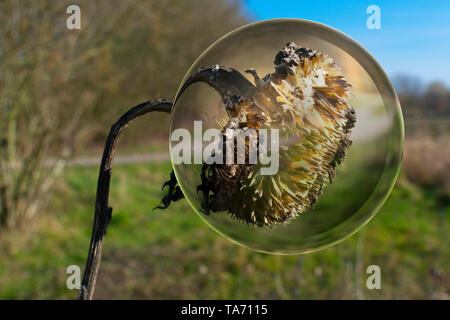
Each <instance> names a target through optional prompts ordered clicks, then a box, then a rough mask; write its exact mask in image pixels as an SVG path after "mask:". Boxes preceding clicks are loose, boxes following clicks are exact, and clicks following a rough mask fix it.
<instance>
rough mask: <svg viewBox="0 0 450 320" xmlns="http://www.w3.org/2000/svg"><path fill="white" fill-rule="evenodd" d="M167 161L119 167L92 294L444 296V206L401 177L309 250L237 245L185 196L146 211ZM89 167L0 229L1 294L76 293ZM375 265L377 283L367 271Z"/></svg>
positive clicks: (70, 173) (447, 279)
mask: <svg viewBox="0 0 450 320" xmlns="http://www.w3.org/2000/svg"><path fill="white" fill-rule="evenodd" d="M170 168H171V167H170V163H168V162H161V163H152V164H144V163H143V164H130V165H116V166H115V168H114V172H113V180H112V194H111V199H112V200H111V204H110V205H111V206H112V207H113V208H114V209H113V219H112V222H111V224H110V227H109V229H108V232H107V236H106V241H105V247H104V253H103V260H102V266H101V268H100V274H99V280H98V282H97V290H96V296H95V297H96V298H98V299H110V298H115V299H127V298H135V299H163V298H169V299H170V298H173V299H189V298H191V299H271V298H273V299H323V298H333V299H353V298H358V299H364V298H365V299H384V298H394V299H396V298H397V299H405V298H414V299H418V298H423V299H430V298H431V299H448V298H449V292H450V275H449V273H448V264H449V261H450V251H449V250H448V244H449V239H448V234H449V227H448V226H449V225H450V224H449V222H450V206H448V205H445V204H442V203H440V202H436V200H435V199H436V197H435V196H434V194H433V191H426V190H424V189H420V188H418V187H415V186H414V185H412V184H411V183H409V182H408V181H407V180H406V179H405V177H404V175H403V174H402V175H401V176H400V178H399V180H398V182H397V184H396V187H395V188H394V190H393V192H392V194H391V195H390V197H389V199H388V200H387V202H386V203H385V205H384V207H383V208H382V209H381V211H380V212H379V213H378V214H377V215H376V216H375V218H374V219H373V220H372V221H371V222H370V223H369V224H368V225H367V226H366V227H365V228H364V229H362V230H361V231H359V232H358V233H357V234H355V235H353V236H352V237H351V238H349V239H347V240H346V241H344V242H343V243H341V244H339V245H337V246H334V247H331V248H328V249H325V250H323V251H320V252H318V253H314V254H310V255H306V256H276V255H267V254H263V253H257V252H253V251H250V250H248V249H245V248H243V247H240V246H237V245H235V244H233V243H232V242H230V241H229V240H227V239H225V238H223V237H221V236H220V235H218V234H217V233H216V232H215V231H213V230H212V229H210V228H209V227H208V226H207V225H206V224H205V223H204V222H202V220H201V219H200V217H198V216H197V215H196V214H195V213H194V211H193V210H192V209H191V208H190V207H189V205H188V203H187V201H180V202H178V203H174V204H173V205H172V206H171V208H170V209H169V210H166V211H161V210H155V211H152V208H153V207H154V206H156V205H157V204H159V199H160V198H161V196H162V195H163V193H162V191H161V190H160V186H161V183H162V182H163V181H165V180H166V178H167V177H168V173H169V172H170ZM97 171H98V168H97V167H94V166H93V167H76V166H75V167H70V168H67V169H66V170H65V172H64V177H63V181H62V182H61V183H59V185H58V186H57V188H56V191H55V192H54V193H53V196H52V199H51V201H50V203H49V205H48V206H47V208H46V210H44V211H43V212H42V214H41V215H40V216H39V218H38V219H37V220H36V221H35V223H34V224H33V225H32V226H31V227H30V228H25V229H24V230H16V231H12V232H9V233H4V234H2V235H0V299H23V298H26V299H47V298H51V299H74V298H76V296H77V292H76V290H69V289H67V287H66V279H67V276H68V275H67V274H66V273H65V270H66V268H67V266H69V265H79V266H80V267H81V268H82V270H83V269H84V264H85V259H86V255H87V249H88V246H89V240H90V233H91V227H92V220H93V204H94V200H95V190H96V183H97ZM371 264H377V265H379V266H380V267H381V275H382V280H381V281H382V288H381V290H369V289H367V288H366V285H365V282H366V279H367V277H368V275H367V274H366V268H367V267H368V266H369V265H371Z"/></svg>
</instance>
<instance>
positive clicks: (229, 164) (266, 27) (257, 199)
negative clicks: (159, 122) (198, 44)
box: [169, 19, 403, 254]
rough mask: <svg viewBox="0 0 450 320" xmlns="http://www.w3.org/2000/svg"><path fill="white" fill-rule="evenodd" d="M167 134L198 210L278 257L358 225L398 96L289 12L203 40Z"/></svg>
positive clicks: (326, 32) (375, 69)
mask: <svg viewBox="0 0 450 320" xmlns="http://www.w3.org/2000/svg"><path fill="white" fill-rule="evenodd" d="M169 133H170V135H171V142H170V147H171V159H172V165H173V167H174V171H175V175H176V177H177V180H178V183H179V185H180V187H181V189H182V191H183V193H184V195H185V197H186V198H187V200H188V201H189V203H190V204H191V206H192V207H193V208H194V210H195V211H196V212H197V213H198V214H199V215H200V217H202V218H203V219H204V220H205V221H206V222H207V223H208V224H209V225H210V226H212V227H213V228H214V229H215V230H217V231H218V232H219V233H221V234H222V235H224V236H225V237H227V238H229V239H231V240H232V241H234V242H236V243H239V244H241V245H244V246H246V247H248V248H251V249H255V250H259V251H264V252H270V253H281V254H291V253H307V252H311V251H315V250H318V249H320V248H324V247H327V246H329V245H331V244H334V243H337V242H339V241H341V240H343V239H345V238H346V237H348V236H350V235H351V234H353V233H354V232H356V231H357V230H358V229H359V228H361V227H362V226H363V225H364V224H365V223H367V222H368V221H369V220H370V219H371V218H372V217H373V216H374V215H375V213H376V212H377V210H379V209H380V207H381V205H382V204H383V202H384V201H385V199H386V198H387V196H388V194H389V192H390V190H391V188H392V186H393V185H394V182H395V179H396V177H397V174H398V171H399V167H400V162H401V156H402V151H403V120H402V117H401V110H400V106H399V103H398V99H397V96H396V94H395V91H394V89H393V87H392V85H391V83H390V81H389V79H388V78H387V76H386V75H385V73H384V72H383V70H382V69H381V67H380V66H379V65H378V64H377V62H376V61H375V60H374V58H373V57H372V56H370V54H369V53H368V52H367V51H365V50H364V49H363V48H362V47H361V46H360V45H358V44H357V43H356V42H355V41H353V40H352V39H350V38H349V37H347V36H346V35H345V34H343V33H341V32H339V31H336V30H334V29H331V28H329V27H327V26H324V25H321V24H317V23H313V22H310V21H304V20H297V19H277V20H267V21H262V22H257V23H252V24H249V25H246V26H244V27H241V28H239V29H237V30H235V31H233V32H231V33H229V34H227V35H226V36H224V37H222V38H221V39H219V40H218V41H216V42H215V43H214V44H213V45H211V46H210V47H209V48H208V49H207V50H206V51H205V52H204V53H203V54H202V55H201V56H200V57H199V58H198V59H197V60H196V61H195V63H194V64H193V65H192V67H191V68H190V70H189V71H188V72H187V74H186V76H185V78H184V79H183V82H182V86H181V87H180V89H179V91H178V93H177V96H176V99H175V105H174V108H173V111H172V115H171V123H170V132H169ZM241 135H242V136H241ZM227 143H230V144H227Z"/></svg>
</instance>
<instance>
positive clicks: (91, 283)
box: [79, 100, 172, 300]
mask: <svg viewBox="0 0 450 320" xmlns="http://www.w3.org/2000/svg"><path fill="white" fill-rule="evenodd" d="M171 110H172V103H171V102H169V101H167V100H156V101H149V102H144V103H142V104H140V105H138V106H136V107H133V108H131V109H130V110H128V111H127V112H126V113H125V114H123V115H122V116H121V117H120V119H119V120H118V121H117V122H116V123H115V124H114V125H113V126H112V127H111V130H110V132H109V135H108V139H107V140H106V145H105V150H104V151H103V157H102V162H101V165H100V172H99V177H98V185H97V198H96V201H95V217H94V227H93V230H92V237H91V244H90V246H89V254H88V259H87V262H86V269H85V270H84V276H83V282H82V283H81V289H80V295H79V299H81V300H91V299H92V297H93V295H94V290H95V283H96V280H97V275H98V270H99V267H100V261H101V257H102V249H103V240H104V237H105V233H106V229H107V228H108V224H109V222H110V220H111V214H112V208H110V207H109V205H108V199H109V184H110V181H111V169H112V160H113V158H114V151H115V148H116V144H117V141H118V139H119V137H120V135H121V133H122V131H123V129H125V127H126V126H127V125H128V123H129V122H130V121H131V120H133V119H135V118H137V117H139V116H142V115H144V114H146V113H148V112H152V111H160V112H166V113H170V112H171Z"/></svg>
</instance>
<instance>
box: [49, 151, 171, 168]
mask: <svg viewBox="0 0 450 320" xmlns="http://www.w3.org/2000/svg"><path fill="white" fill-rule="evenodd" d="M169 160H170V158H169V155H168V154H167V153H163V152H161V153H148V154H131V155H123V156H117V157H115V158H114V164H133V163H155V162H162V161H169ZM100 161H101V156H98V157H77V158H74V159H72V160H69V161H68V162H67V166H68V167H75V166H80V167H92V166H99V165H100ZM51 164H52V163H51V162H49V163H48V165H51Z"/></svg>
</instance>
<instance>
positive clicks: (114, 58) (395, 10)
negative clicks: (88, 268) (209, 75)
mask: <svg viewBox="0 0 450 320" xmlns="http://www.w3.org/2000/svg"><path fill="white" fill-rule="evenodd" d="M71 4H78V5H79V6H80V8H81V30H68V29H67V28H66V18H67V17H68V15H67V14H66V8H67V6H69V5H71ZM372 4H376V5H378V6H379V8H380V9H381V29H372V30H370V29H368V28H367V26H366V20H367V18H368V17H369V14H367V12H366V9H367V7H368V6H369V5H372ZM449 14H450V4H448V3H446V2H444V1H434V2H432V3H431V2H426V1H408V2H406V1H396V2H395V3H394V2H392V1H391V2H388V1H377V2H376V3H375V2H371V1H370V2H369V1H344V2H334V1H321V2H320V3H315V2H308V3H302V2H298V1H276V2H274V1H253V0H248V1H230V0H167V1H160V0H159V1H158V0H149V1H140V0H133V1H131V0H129V1H118V0H101V1H77V2H76V3H74V2H73V1H58V2H55V1H46V0H39V1H26V0H22V1H13V0H5V1H2V2H1V3H0V299H24V298H27V299H48V298H51V299H72V298H76V296H77V292H76V290H69V289H68V288H67V286H66V279H67V277H68V275H67V274H66V268H67V267H68V266H69V265H79V266H80V267H81V268H82V269H84V264H85V259H86V256H87V250H88V246H89V241H90V233H91V228H92V222H93V209H94V208H93V207H94V201H95V191H96V182H97V174H98V165H99V161H100V158H101V153H102V149H103V144H104V141H105V138H106V134H107V133H108V130H109V127H110V126H111V124H112V123H113V122H114V121H115V120H116V119H117V118H118V117H119V116H120V115H121V113H123V112H124V111H126V110H127V109H128V108H129V107H131V106H134V105H136V104H138V103H141V102H143V101H146V100H149V99H154V98H156V97H164V98H168V99H172V98H173V96H174V95H175V93H176V90H177V88H178V85H179V82H180V81H181V79H182V78H183V76H184V74H185V72H186V71H187V70H188V68H189V67H190V65H191V64H192V63H193V61H194V60H195V58H196V57H197V56H198V55H199V54H200V53H201V52H202V51H203V50H205V49H206V48H207V47H208V45H209V44H211V43H212V42H214V41H215V40H216V39H218V38H219V37H220V36H222V35H224V34H226V33H227V32H228V31H231V30H233V29H235V28H236V27H238V26H241V25H243V24H246V23H248V22H251V21H257V20H261V19H269V18H283V17H286V18H303V19H309V20H315V21H318V22H321V23H325V24H327V25H330V26H332V27H334V28H337V29H340V30H341V31H343V32H345V33H347V34H348V35H349V36H351V37H353V38H354V39H355V40H357V41H358V42H360V43H361V44H362V45H363V46H364V47H365V48H366V49H368V50H369V51H370V52H371V53H372V55H373V56H374V57H375V58H376V59H377V60H378V61H379V63H380V64H381V66H382V67H383V68H384V69H385V71H386V72H387V73H388V75H389V76H390V77H391V79H392V81H393V83H394V85H395V87H396V89H397V93H398V95H399V98H400V101H401V105H402V110H403V116H404V119H405V130H406V141H405V155H404V161H403V165H402V170H401V173H400V177H399V179H398V181H397V183H396V186H395V188H394V190H393V191H392V193H391V195H390V197H389V199H388V200H387V202H386V203H385V205H384V206H383V208H382V209H381V210H380V212H379V213H378V214H377V215H376V216H375V218H374V219H373V220H372V221H371V222H370V223H369V224H368V225H367V226H366V227H364V228H363V229H362V230H361V231H359V232H358V233H357V234H355V235H354V236H352V237H351V238H349V239H347V240H346V241H344V242H343V243H341V244H339V245H337V246H334V247H332V248H328V249H326V250H323V251H320V252H318V253H314V254H310V255H305V256H274V255H267V254H262V253H257V252H253V251H250V250H248V249H245V248H243V247H239V246H237V245H235V244H233V243H231V242H230V241H229V240H227V239H225V238H223V237H221V236H219V235H218V234H217V233H215V232H214V231H213V230H212V229H210V228H209V227H208V226H207V225H206V224H204V222H202V221H201V219H200V218H199V217H198V216H197V215H196V214H195V213H194V212H193V210H192V209H191V208H190V207H189V205H188V204H187V202H186V201H180V202H177V203H174V204H173V205H172V206H171V208H170V209H169V210H166V211H152V208H153V207H155V206H156V205H158V204H159V202H160V199H161V197H162V196H163V195H164V194H163V192H162V191H161V189H160V186H161V185H162V183H163V182H164V181H166V180H167V178H168V174H169V172H170V170H171V165H170V163H169V160H168V159H169V152H168V116H167V115H165V114H151V115H149V116H148V117H143V118H141V119H138V120H136V121H135V122H134V123H133V124H132V125H130V126H129V127H128V128H127V130H126V132H125V134H124V137H123V138H122V139H121V142H120V145H119V149H118V152H117V154H116V161H115V165H114V170H113V179H112V194H111V206H112V207H113V208H114V211H113V219H112V222H111V224H110V227H109V230H108V234H107V237H106V241H105V248H104V253H103V260H102V266H101V268H100V274H99V279H98V282H97V291H96V296H95V297H96V298H103V299H109V298H119V299H126V298H136V299H161V298H175V299H184V298H192V299H197V298H198V299H207V298H209V299H247V298H254V299H259V298H266V299H327V298H333V299H386V298H393V299H419V298H420V299H449V297H450V267H449V266H450V250H448V246H449V238H448V233H449V222H450V174H449V171H448V167H449V164H450V147H449V137H450V130H449V128H450V126H449V125H450V89H449V88H450V80H449V76H448V74H449V73H450V62H448V58H447V55H448V51H449V49H450V47H449V46H450V41H449V40H450V22H449V20H448V18H447V17H448V16H449ZM344 201H345V200H344ZM373 264H375V265H378V266H380V268H381V286H382V287H381V289H380V290H369V289H367V287H366V279H367V277H368V275H367V274H366V268H367V267H368V266H369V265H373Z"/></svg>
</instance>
